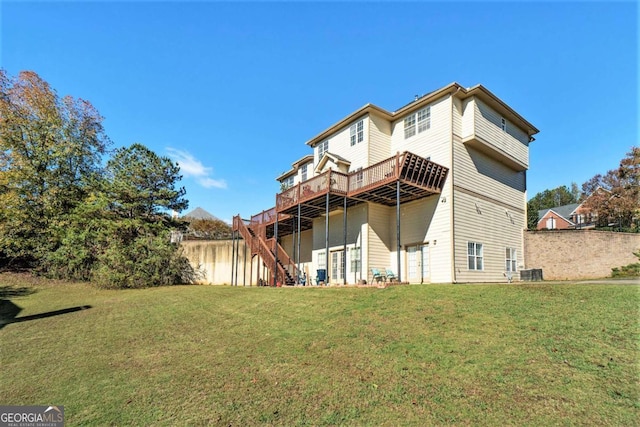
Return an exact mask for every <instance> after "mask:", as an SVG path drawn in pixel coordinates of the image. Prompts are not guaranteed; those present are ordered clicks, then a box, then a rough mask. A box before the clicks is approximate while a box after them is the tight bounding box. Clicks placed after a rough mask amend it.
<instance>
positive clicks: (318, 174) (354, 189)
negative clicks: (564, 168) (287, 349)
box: [232, 83, 538, 284]
mask: <svg viewBox="0 0 640 427" xmlns="http://www.w3.org/2000/svg"><path fill="white" fill-rule="evenodd" d="M537 132H538V130H537V129H536V128H535V127H534V126H533V125H532V124H530V123H529V122H528V121H527V120H525V119H524V118H523V117H522V116H520V115H519V114H518V113H517V112H516V111H514V110H513V109H512V108H511V107H509V106H508V105H507V104H505V103H504V102H503V101H502V100H500V99H499V98H498V97H496V96H495V95H494V94H493V93H491V92H490V91H489V90H487V89H486V88H484V87H483V86H481V85H477V86H474V87H472V88H464V87H462V86H460V85H459V84H457V83H452V84H449V85H447V86H445V87H443V88H440V89H438V90H436V91H433V92H430V93H428V94H426V95H423V96H421V97H416V99H415V100H414V101H413V102H411V103H409V104H407V105H405V106H404V107H402V108H400V109H398V110H396V111H393V112H390V111H387V110H384V109H382V108H380V107H377V106H375V105H372V104H367V105H365V106H363V107H362V108H360V109H358V110H356V111H354V112H352V113H351V114H349V115H347V116H346V117H345V118H343V119H342V120H340V121H339V122H338V123H336V124H334V125H332V126H330V127H329V128H327V129H326V130H324V131H323V132H321V133H320V134H318V135H316V136H315V137H313V138H312V139H310V140H309V141H307V143H306V144H307V145H308V146H309V147H310V149H312V150H313V155H311V154H309V155H307V156H305V157H303V158H302V159H300V160H298V161H296V162H295V163H293V168H292V169H291V170H289V171H288V172H286V173H284V174H282V175H281V176H279V177H278V181H280V182H281V184H282V188H283V191H282V192H281V193H279V194H277V195H276V200H275V201H276V203H275V207H273V208H271V209H268V210H265V211H263V212H261V213H258V214H256V215H254V216H252V217H251V219H250V220H242V219H241V218H240V217H239V216H238V217H235V218H234V222H233V227H234V230H235V231H236V232H237V233H238V234H239V236H241V237H242V238H243V239H244V240H245V242H246V243H247V247H248V248H250V250H251V255H252V257H253V263H252V264H251V265H252V268H251V272H252V274H250V275H249V276H250V277H252V279H250V280H251V281H254V282H255V281H262V280H264V281H267V282H268V283H270V284H273V283H276V282H278V283H281V284H284V283H289V284H290V283H293V282H295V280H296V277H298V276H301V275H303V274H306V275H307V277H308V278H309V280H307V283H309V282H315V280H314V279H315V278H316V277H317V276H318V270H324V271H325V273H326V280H325V281H328V282H329V283H332V284H346V283H349V284H353V283H358V282H360V281H364V280H366V281H367V282H368V283H372V282H373V279H374V277H373V273H372V269H377V270H379V271H381V272H382V273H384V272H385V269H386V268H389V269H390V270H391V271H392V272H393V273H394V274H395V275H396V276H397V277H398V279H399V280H400V281H403V282H410V283H429V282H431V283H451V282H495V281H499V280H506V277H507V276H509V277H511V276H512V275H513V274H517V270H518V269H519V268H520V267H521V266H522V265H523V252H524V251H523V230H524V229H525V228H526V200H527V198H526V173H527V169H528V167H529V143H530V142H531V141H533V135H535V134H536V133H537ZM276 242H277V243H276ZM236 253H237V251H236ZM235 262H236V263H237V261H235ZM254 268H255V270H256V275H253V269H254ZM274 273H275V276H274ZM506 273H509V274H506ZM232 280H233V278H232ZM235 280H236V282H237V273H236V277H235Z"/></svg>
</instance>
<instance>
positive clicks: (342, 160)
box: [316, 151, 351, 172]
mask: <svg viewBox="0 0 640 427" xmlns="http://www.w3.org/2000/svg"><path fill="white" fill-rule="evenodd" d="M329 160H331V161H332V162H333V163H335V164H336V165H337V164H340V163H342V164H344V165H347V166H351V162H350V161H349V160H347V159H345V158H344V157H341V156H338V155H337V154H332V153H329V152H328V151H326V152H325V153H324V154H323V155H322V159H320V161H319V162H318V165H317V166H316V172H320V171H321V170H322V168H324V165H326V164H327V162H328V161H329Z"/></svg>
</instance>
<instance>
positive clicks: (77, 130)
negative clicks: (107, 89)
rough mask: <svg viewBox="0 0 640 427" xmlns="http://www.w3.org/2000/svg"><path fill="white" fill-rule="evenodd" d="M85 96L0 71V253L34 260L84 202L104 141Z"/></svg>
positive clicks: (33, 77) (48, 248) (32, 75)
mask: <svg viewBox="0 0 640 427" xmlns="http://www.w3.org/2000/svg"><path fill="white" fill-rule="evenodd" d="M102 120H103V118H102V117H101V116H100V114H99V113H98V111H97V110H96V109H95V108H94V107H93V106H92V105H91V103H89V102H88V101H85V100H82V99H74V98H72V97H70V96H66V97H63V98H60V97H59V96H58V95H57V93H56V92H55V91H54V90H53V89H52V88H51V87H50V86H49V84H48V83H47V82H45V81H44V80H42V79H41V78H40V77H39V76H38V75H37V74H36V73H34V72H32V71H23V72H21V73H20V74H19V75H18V77H17V78H10V77H9V76H8V75H7V74H6V72H5V71H4V70H0V257H2V258H5V259H7V258H8V259H9V260H14V261H19V262H26V263H27V264H29V265H37V263H38V262H39V260H41V259H42V257H43V256H45V255H46V254H47V253H49V252H50V251H52V250H55V249H56V247H57V246H58V245H59V244H60V241H59V238H58V237H59V236H58V233H57V232H56V229H58V228H59V227H61V226H64V224H63V223H64V221H65V219H64V218H65V216H66V215H67V214H69V213H70V212H71V211H73V210H74V209H75V208H76V207H77V206H78V204H79V203H81V202H82V201H83V199H84V198H85V197H86V195H87V194H88V192H89V188H90V184H89V183H90V182H91V181H92V179H94V178H95V176H96V175H98V174H99V173H100V161H101V157H102V155H103V154H105V152H106V150H107V147H108V145H109V144H110V141H109V139H108V137H107V136H106V134H105V133H104V129H103V126H102Z"/></svg>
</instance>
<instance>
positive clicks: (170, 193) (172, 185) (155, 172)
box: [105, 144, 189, 220]
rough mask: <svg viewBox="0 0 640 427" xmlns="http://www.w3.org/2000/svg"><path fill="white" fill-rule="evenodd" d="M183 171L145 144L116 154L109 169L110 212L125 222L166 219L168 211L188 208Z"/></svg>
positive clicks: (107, 171)
mask: <svg viewBox="0 0 640 427" xmlns="http://www.w3.org/2000/svg"><path fill="white" fill-rule="evenodd" d="M181 179H182V176H181V175H180V167H179V166H178V165H177V164H175V163H173V162H172V161H171V159H169V158H168V157H160V156H158V155H157V154H156V153H154V152H153V151H151V150H149V149H148V148H147V147H145V146H144V145H142V144H133V145H132V146H131V147H128V148H120V149H117V150H116V151H115V153H114V154H113V156H112V157H111V159H109V161H108V162H107V166H106V184H105V192H106V193H107V196H108V198H109V200H112V202H111V204H110V207H109V208H110V210H112V211H114V212H117V213H118V214H119V215H120V216H123V217H126V218H138V217H140V218H144V219H145V220H154V219H158V218H165V217H166V216H167V215H166V212H167V210H174V211H177V212H180V211H182V210H184V209H186V208H187V207H188V206H189V202H188V201H187V200H186V199H184V195H185V193H186V192H185V189H184V187H181V188H176V185H177V183H178V182H179V181H180V180H181Z"/></svg>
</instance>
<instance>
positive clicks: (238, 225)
mask: <svg viewBox="0 0 640 427" xmlns="http://www.w3.org/2000/svg"><path fill="white" fill-rule="evenodd" d="M233 230H234V231H238V232H239V233H240V236H242V238H243V239H244V240H245V242H246V243H247V247H249V248H250V249H251V259H253V257H254V256H256V255H257V256H259V257H260V259H261V260H262V263H263V264H264V265H265V266H266V267H267V269H268V270H269V279H268V280H267V283H268V285H269V286H278V285H280V286H281V285H283V284H284V285H287V286H293V285H295V284H296V282H297V278H298V277H299V276H300V274H299V271H298V268H297V266H296V264H295V263H294V262H293V260H292V259H291V258H290V257H289V255H287V253H286V252H285V250H284V248H282V246H280V244H279V243H278V242H277V241H276V239H273V238H272V239H268V240H267V239H266V230H265V227H264V226H261V225H258V226H257V227H251V226H249V225H247V224H246V223H245V221H244V220H243V219H242V218H240V215H237V216H235V217H233ZM276 254H277V256H276Z"/></svg>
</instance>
